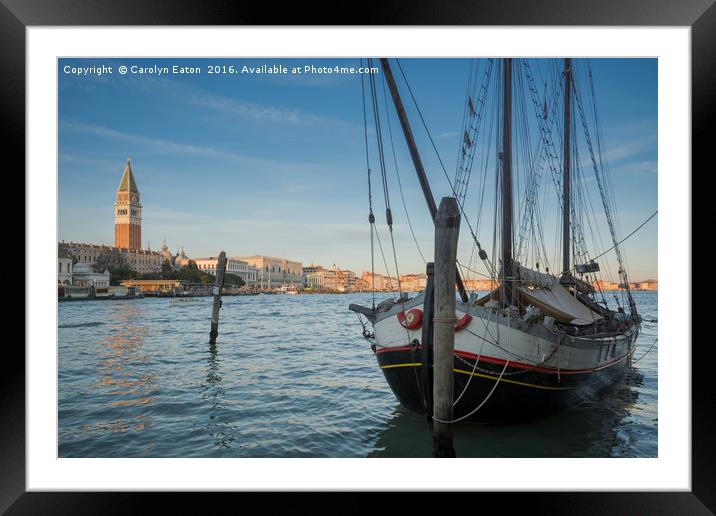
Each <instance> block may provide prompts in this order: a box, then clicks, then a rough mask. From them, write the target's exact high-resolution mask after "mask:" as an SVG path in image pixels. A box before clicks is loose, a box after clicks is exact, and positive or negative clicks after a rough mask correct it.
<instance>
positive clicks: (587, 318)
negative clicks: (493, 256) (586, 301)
mask: <svg viewBox="0 0 716 516" xmlns="http://www.w3.org/2000/svg"><path fill="white" fill-rule="evenodd" d="M514 268H515V272H516V274H517V277H518V278H519V280H520V284H519V285H518V287H517V290H518V291H519V292H520V294H521V295H522V297H523V298H524V300H525V301H527V302H529V303H532V304H533V305H535V306H537V307H539V308H540V309H541V310H542V312H543V313H545V314H546V315H551V316H552V317H554V318H555V319H556V320H558V321H559V322H561V323H566V324H575V325H585V324H592V323H593V322H594V321H597V320H599V319H601V318H602V316H601V315H600V314H598V313H597V312H595V311H593V310H591V309H590V308H589V307H587V306H585V305H583V304H582V303H581V302H580V301H579V300H577V299H575V297H574V296H572V295H571V294H570V293H569V292H568V291H567V289H565V288H564V287H563V286H562V285H561V284H560V282H559V280H558V279H557V278H556V277H555V276H552V275H551V274H547V273H544V272H539V271H535V270H532V269H528V268H527V267H523V266H522V265H520V263H519V262H514Z"/></svg>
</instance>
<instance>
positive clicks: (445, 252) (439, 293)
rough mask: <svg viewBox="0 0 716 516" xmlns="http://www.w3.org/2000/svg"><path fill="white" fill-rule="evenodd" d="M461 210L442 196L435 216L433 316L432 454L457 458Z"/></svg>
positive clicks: (455, 202)
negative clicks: (457, 292)
mask: <svg viewBox="0 0 716 516" xmlns="http://www.w3.org/2000/svg"><path fill="white" fill-rule="evenodd" d="M459 233H460V209H459V207H458V204H457V200H456V199H455V198H454V197H443V198H442V200H441V201H440V207H439V208H438V213H437V216H436V217H435V278H434V281H433V284H434V291H435V314H434V316H433V363H434V366H433V456H434V457H455V448H454V447H453V442H452V424H451V423H449V421H452V419H453V410H452V401H453V368H454V358H453V350H454V348H455V320H456V319H455V274H456V272H457V271H456V268H457V266H456V259H457V240H458V236H459Z"/></svg>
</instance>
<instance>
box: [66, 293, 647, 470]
mask: <svg viewBox="0 0 716 516" xmlns="http://www.w3.org/2000/svg"><path fill="white" fill-rule="evenodd" d="M376 296H377V299H378V300H380V299H382V298H383V297H384V296H383V295H380V294H377V295H376ZM635 298H636V301H637V304H638V306H639V310H640V313H641V314H642V316H643V317H644V318H645V319H656V318H657V293H656V292H636V293H635ZM370 299H371V294H345V295H329V294H326V295H297V296H289V295H259V296H241V297H225V298H224V302H223V307H222V310H221V322H220V327H219V337H218V339H217V344H216V345H215V346H210V345H209V344H208V337H209V322H210V317H211V299H210V298H194V299H193V300H192V302H191V303H182V302H177V301H175V300H172V299H168V298H162V299H152V298H146V299H137V300H127V301H77V302H67V303H60V305H59V332H58V334H59V343H58V353H59V357H58V358H59V360H58V362H59V371H58V375H59V393H58V394H59V406H58V416H59V417H58V419H59V436H58V443H59V456H60V457H430V456H431V454H432V440H431V434H430V431H429V430H428V428H427V425H426V423H425V418H424V417H423V416H420V415H416V414H412V413H410V412H407V411H406V410H404V409H403V408H402V407H401V406H400V404H399V403H398V401H397V400H396V399H395V396H394V395H393V393H392V391H391V390H390V388H389V387H388V384H387V383H386V381H385V379H384V377H383V374H382V372H381V371H380V369H379V368H378V365H377V363H376V359H375V357H374V355H373V353H372V351H371V350H370V345H369V343H368V342H367V341H366V340H364V339H363V338H362V336H361V330H362V329H361V326H360V324H359V322H358V319H357V317H356V314H354V313H353V312H349V311H348V304H349V303H363V304H370ZM655 339H656V325H654V324H646V325H645V326H644V327H643V328H642V333H641V335H640V337H639V340H638V341H637V350H636V353H635V360H637V362H636V363H635V364H634V368H633V369H632V370H631V371H630V372H629V373H628V374H627V376H626V378H625V379H624V381H623V382H622V383H621V384H619V385H616V386H614V387H613V388H611V389H610V390H609V391H607V392H606V393H604V394H603V395H602V396H601V398H600V399H597V400H593V401H589V402H585V403H584V404H583V405H581V406H578V407H576V408H573V409H570V410H566V411H563V412H561V413H559V414H557V415H554V416H551V417H548V418H545V419H543V420H540V421H537V422H532V423H523V424H511V425H484V424H482V425H481V424H459V425H456V427H455V449H456V451H457V454H458V456H460V457H656V456H657V454H658V451H657V425H658V421H657V348H658V345H654V346H653V347H652V344H653V343H654V342H655ZM650 347H652V348H651V351H650V352H649V353H646V352H647V350H649V349H650ZM645 353H646V354H645Z"/></svg>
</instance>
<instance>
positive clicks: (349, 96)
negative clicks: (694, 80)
mask: <svg viewBox="0 0 716 516" xmlns="http://www.w3.org/2000/svg"><path fill="white" fill-rule="evenodd" d="M529 63H530V65H531V67H532V68H531V69H532V71H533V75H534V77H535V82H536V83H537V84H539V85H540V87H538V88H537V89H538V90H543V91H540V95H544V92H546V91H547V87H546V86H543V84H544V81H545V78H547V77H548V76H549V71H550V66H552V67H554V63H555V61H554V60H551V61H550V60H540V59H530V60H529ZM400 64H401V66H402V68H403V71H404V73H405V76H406V77H407V79H408V81H409V85H410V88H411V89H412V93H413V95H414V96H415V99H416V101H417V104H418V106H419V108H420V112H421V114H422V116H423V118H424V120H425V122H426V125H427V126H428V129H429V131H430V135H432V138H433V141H434V143H435V146H436V148H437V151H438V153H439V155H440V157H441V159H442V161H443V164H444V165H445V168H446V170H447V172H448V177H450V178H452V176H453V175H454V172H455V168H456V160H457V157H458V155H459V149H460V145H461V143H462V141H463V135H462V134H463V133H462V129H461V127H462V120H463V112H464V109H465V105H466V88H467V82H468V76H469V73H470V70H471V66H474V65H475V63H474V61H471V60H467V59H401V60H400ZM485 64H486V61H485V60H480V63H479V65H480V66H482V67H484V66H485ZM589 64H590V65H591V69H592V75H593V79H594V88H595V96H596V99H597V107H598V112H599V117H600V122H601V128H602V138H603V144H604V148H605V155H606V156H607V157H608V160H609V169H610V171H611V178H612V185H611V186H612V187H613V191H614V204H615V207H616V211H615V213H614V215H615V217H616V218H617V219H618V226H617V228H618V233H619V235H620V236H621V237H624V236H626V235H627V234H628V233H630V232H631V231H632V230H633V229H635V228H636V227H637V226H638V225H639V224H641V223H642V222H643V221H644V220H645V219H646V218H647V217H649V216H650V215H651V214H652V213H654V211H656V210H657V208H658V206H657V100H658V99H657V61H656V59H592V60H590V62H589ZM175 65H176V66H177V67H187V68H189V67H194V68H196V69H199V70H200V73H199V74H194V73H179V72H181V69H180V68H178V69H177V73H174V70H173V68H172V67H173V66H175ZM262 65H267V66H268V67H274V66H278V67H282V66H285V67H286V69H287V73H273V74H268V73H254V72H255V71H254V70H251V69H252V68H257V67H261V66H262ZM122 66H125V67H127V70H128V71H127V73H124V74H122V73H120V67H122ZM210 66H212V67H218V71H219V72H224V71H226V72H227V73H208V72H209V67H210ZM230 66H233V68H228V67H230ZM306 66H309V67H310V66H315V67H335V66H346V67H356V68H357V67H358V66H360V62H359V60H358V59H345V60H339V59H243V58H242V59H149V58H146V59H60V60H59V66H58V111H59V113H58V115H59V116H58V120H59V123H58V141H59V157H58V166H59V168H58V170H59V180H58V185H59V214H58V217H59V234H58V238H59V239H60V240H65V241H76V242H92V243H106V244H112V243H113V242H112V239H113V237H114V229H113V202H114V197H115V192H116V189H117V186H118V184H119V180H120V177H121V174H122V170H123V168H124V165H125V163H126V160H127V158H128V157H129V156H131V159H132V168H133V171H134V174H135V179H136V182H137V184H138V187H139V190H140V192H141V202H142V205H143V213H142V215H143V221H142V245H143V246H144V247H146V246H147V245H149V246H151V248H152V249H159V248H160V247H161V245H162V243H163V242H164V241H165V240H166V242H167V245H168V246H169V248H170V249H171V250H172V251H176V250H177V249H178V248H180V247H184V248H185V249H186V252H187V254H189V256H192V257H200V256H212V255H213V256H215V255H216V254H218V252H219V251H221V250H225V251H226V252H227V254H228V255H229V256H240V255H252V254H263V255H272V256H283V257H286V258H288V259H292V260H298V261H302V262H303V263H304V264H310V263H315V264H321V265H324V266H332V265H333V264H334V263H335V264H336V265H338V266H339V267H341V268H348V269H351V270H354V271H356V272H357V273H358V274H360V273H361V272H362V271H364V270H370V268H371V255H370V229H369V224H368V182H367V166H366V147H365V138H364V135H365V131H366V128H365V126H364V122H363V102H362V96H361V75H359V74H355V73H354V74H351V73H335V71H334V72H333V73H319V70H316V69H313V70H308V71H306V70H305V68H304V67H306ZM560 66H561V65H560ZM102 67H104V68H102ZM133 67H135V68H133ZM154 67H157V68H158V69H161V68H162V67H168V68H169V71H168V72H167V73H161V74H159V73H156V68H154ZM244 67H247V68H244ZM108 68H111V71H109V70H108ZM294 68H297V69H300V70H302V72H303V73H300V74H299V73H295V74H294V73H292V72H293V69H294ZM393 68H394V73H395V74H396V78H397V79H398V82H399V87H400V88H401V95H402V96H403V102H404V103H405V106H406V110H407V112H408V117H409V118H410V121H411V124H412V127H413V132H414V133H415V136H416V141H417V145H418V148H419V150H420V153H421V156H422V159H423V161H424V164H425V168H426V171H427V175H428V178H429V180H430V183H431V186H432V189H433V193H434V196H435V198H436V199H437V201H438V202H439V199H440V198H441V197H443V196H446V195H449V194H450V193H451V190H450V185H449V183H448V181H447V179H446V177H445V175H444V174H443V170H442V168H441V165H440V162H439V161H438V158H437V156H436V153H435V152H434V151H433V149H432V146H431V142H430V140H429V138H428V136H427V133H426V131H425V130H424V129H423V127H422V123H421V121H420V117H419V115H418V112H417V111H416V109H415V106H414V105H413V103H412V100H411V98H410V93H409V92H408V90H407V88H406V87H405V84H404V83H403V82H402V77H400V72H399V70H398V68H397V66H396V63H395V62H393ZM272 69H273V68H272ZM482 69H484V68H482ZM586 69H587V68H586V60H575V73H578V72H580V71H581V72H580V73H581V75H580V77H582V79H583V78H585V77H586V72H585V71H586ZM98 70H99V71H102V72H103V73H101V74H99V73H97V72H98ZM152 70H154V71H155V73H148V72H150V71H152ZM215 70H216V68H215ZM142 71H144V72H147V73H140V72H142ZM498 75H499V74H495V77H497V76H498ZM578 75H579V74H578ZM363 77H364V80H365V81H367V80H368V79H367V76H363ZM366 84H367V82H366ZM376 84H377V85H378V90H379V103H380V104H381V109H382V111H381V117H382V122H383V126H382V131H383V141H384V145H385V148H384V152H385V162H386V181H387V184H388V187H389V188H388V191H389V195H390V203H391V207H392V212H393V218H394V220H395V223H394V232H393V237H394V241H395V249H396V256H397V262H398V264H397V269H396V266H395V263H394V262H393V258H392V250H391V247H390V242H391V240H390V234H389V233H388V232H387V230H386V226H385V206H384V199H385V197H384V192H383V188H382V182H381V173H380V167H379V160H378V156H377V148H376V145H375V137H376V132H375V128H374V125H373V124H372V118H371V117H372V114H371V113H370V112H369V114H368V117H369V124H368V125H369V127H368V128H367V131H368V136H369V141H370V143H369V160H370V164H371V171H372V196H373V209H374V211H375V213H376V220H377V226H378V228H379V229H380V233H379V235H380V239H381V244H382V245H383V246H384V253H385V255H386V260H385V262H386V263H387V264H388V271H389V272H390V273H391V275H395V271H396V270H397V271H398V272H399V273H400V274H406V273H419V272H424V269H425V265H424V262H423V259H422V258H421V255H420V253H419V252H418V250H417V248H416V242H415V241H414V240H413V237H412V235H411V231H410V228H409V226H408V224H407V217H406V213H405V209H404V207H403V199H404V201H405V206H407V212H408V216H409V217H410V222H411V223H412V226H413V231H414V233H415V235H416V240H417V246H418V247H420V250H421V251H422V253H423V255H424V256H426V257H428V259H429V257H430V256H431V255H432V241H433V229H432V224H431V220H430V217H429V213H428V210H427V207H426V205H425V202H424V199H423V196H422V193H421V190H420V187H419V184H418V181H417V178H416V176H415V172H414V168H413V166H412V162H411V160H410V155H409V153H408V150H407V147H406V145H405V141H404V139H403V137H402V133H401V132H400V129H399V125H398V121H397V118H396V117H395V112H394V110H393V108H392V105H386V104H384V102H385V99H384V98H383V97H382V95H383V78H382V72H381V73H379V74H378V75H376ZM495 84H496V83H495ZM583 87H584V88H585V89H583V90H580V91H583V92H586V91H587V89H586V88H588V85H587V84H585V85H584V86H583ZM585 99H586V97H585ZM527 107H529V106H527ZM386 108H387V109H386ZM590 109H591V106H590V107H589V108H588V110H590ZM486 118H488V117H487V116H486ZM388 122H389V123H390V126H388ZM535 123H536V122H534V121H532V122H528V124H535ZM575 123H579V120H578V119H576V122H575ZM486 124H487V122H486ZM485 127H488V126H487V125H486V126H485ZM525 127H528V125H525ZM529 127H531V129H535V128H536V125H531V126H529ZM391 133H392V137H393V145H391V144H390V135H391ZM483 135H484V138H485V140H484V141H482V140H480V139H479V138H478V141H477V151H476V152H477V154H478V155H479V156H478V161H479V160H480V159H482V158H481V157H480V156H484V157H485V159H494V155H495V154H496V152H495V144H494V142H493V143H490V140H489V139H488V137H487V135H488V131H487V130H485V131H483ZM516 138H519V137H518V136H516ZM592 138H593V139H595V138H596V136H595V134H593V135H592ZM535 141H537V138H536V137H533V139H532V142H535ZM577 145H578V148H579V159H580V160H581V163H582V165H581V168H582V172H583V175H582V176H580V178H578V179H577V180H578V181H583V182H584V184H585V187H588V186H589V184H590V183H592V189H591V190H590V191H591V192H592V193H590V194H589V195H590V196H592V197H590V198H591V199H593V201H594V203H595V206H597V204H598V203H599V200H600V198H599V196H598V191H597V190H596V188H595V187H594V185H595V183H596V182H595V181H594V177H593V176H594V174H593V172H592V168H591V166H592V165H591V161H590V160H589V153H588V149H587V147H586V145H585V141H584V137H583V136H582V137H581V138H580V137H578V143H577ZM393 149H394V151H395V161H394V159H393V154H392V152H393ZM517 161H518V163H517V168H518V172H517V174H518V176H519V174H520V173H522V172H519V170H520V166H521V165H520V163H519V160H517ZM396 168H397V174H396ZM479 168H480V167H479V166H476V167H475V169H474V171H473V175H472V179H471V183H470V188H471V189H470V190H469V192H468V199H479V198H480V196H481V195H484V197H485V198H487V199H491V198H493V197H494V181H495V180H494V178H492V179H484V180H481V179H480V174H482V172H480V171H478V169H479ZM522 170H526V167H525V166H522ZM548 175H549V173H548V172H546V173H545V175H544V178H543V181H542V183H543V185H544V189H545V192H547V191H548V189H549V188H552V190H554V187H553V186H552V187H550V186H549V185H550V179H548ZM485 177H486V178H487V177H488V176H485ZM489 177H492V176H489ZM398 179H399V180H400V181H399V183H398ZM400 187H402V193H403V197H402V198H401V195H400ZM516 188H517V189H520V188H524V184H520V183H519V177H518V181H517V187H516ZM553 193H554V192H553ZM516 195H518V198H519V195H520V193H519V192H517V191H516ZM470 203H472V204H470ZM476 206H477V203H476V201H468V200H466V201H465V215H466V216H467V217H468V219H469V220H470V221H471V225H472V226H473V228H476V232H477V237H478V239H479V240H480V241H481V243H482V245H483V247H484V248H486V250H487V251H488V253H492V252H493V250H494V249H493V247H494V246H493V245H492V244H493V233H492V226H491V224H489V223H488V222H487V220H488V219H490V220H491V217H492V209H493V208H492V207H490V206H493V205H489V203H486V204H485V205H484V206H483V210H482V212H483V213H482V216H481V217H480V221H481V222H480V224H479V226H478V224H477V215H476ZM544 206H545V232H546V233H550V234H551V233H554V234H555V235H556V234H557V233H558V231H557V229H558V228H557V227H553V226H554V224H552V215H550V214H549V213H547V212H549V207H550V204H549V202H547V204H545V205H544ZM551 206H552V208H553V207H554V205H551ZM520 209H521V208H520V206H519V205H518V206H516V208H515V218H516V219H517V220H519V210H520ZM595 211H596V210H595ZM555 220H556V219H555ZM595 222H600V223H604V224H603V227H602V229H601V235H600V238H597V237H594V238H592V239H589V240H590V243H592V244H594V252H593V255H595V254H598V253H600V252H601V251H603V250H606V248H608V247H610V246H611V240H610V238H609V236H608V235H609V233H608V229H607V226H606V221H605V220H604V219H603V218H601V219H598V218H597V219H595ZM585 227H586V226H585ZM657 227H658V216H657V218H655V219H653V220H652V221H651V222H649V223H648V224H647V225H645V226H644V227H643V228H642V229H641V230H640V231H639V232H638V233H636V234H635V235H634V236H632V237H631V238H630V239H629V240H627V241H626V242H625V243H624V244H623V251H624V253H625V255H626V257H627V262H626V264H627V268H628V269H627V270H628V271H629V276H630V278H631V279H632V280H635V281H638V280H644V279H648V278H654V279H656V278H658V269H657V266H658V263H657V252H656V251H657ZM550 242H552V241H551V240H550ZM556 243H557V242H556V241H554V242H552V244H554V245H552V244H551V245H550V246H548V247H550V249H551V248H556ZM471 244H472V236H471V234H470V232H469V228H468V227H467V224H465V223H463V224H462V232H461V237H460V248H459V253H458V256H459V258H460V259H461V261H462V262H463V263H468V261H469V256H470V254H471V251H472V245H471ZM612 254H613V253H612ZM603 260H605V261H608V260H611V261H613V257H605V258H603ZM376 261H377V264H376V272H379V273H385V272H386V267H385V266H384V263H383V259H382V257H381V256H380V255H377V256H376ZM603 270H605V272H607V270H608V271H610V272H612V273H613V272H614V271H616V266H615V265H614V264H612V266H611V267H606V268H603ZM611 276H612V278H611V279H616V278H615V274H611Z"/></svg>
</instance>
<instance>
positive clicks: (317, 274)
mask: <svg viewBox="0 0 716 516" xmlns="http://www.w3.org/2000/svg"><path fill="white" fill-rule="evenodd" d="M303 278H304V280H303V284H304V287H305V288H307V289H309V290H329V291H333V292H347V291H350V290H355V283H356V275H355V272H353V271H350V270H348V269H340V268H338V267H337V266H336V264H335V263H334V264H333V267H331V268H330V269H326V268H325V267H323V266H321V265H313V264H311V265H310V266H308V267H303Z"/></svg>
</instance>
